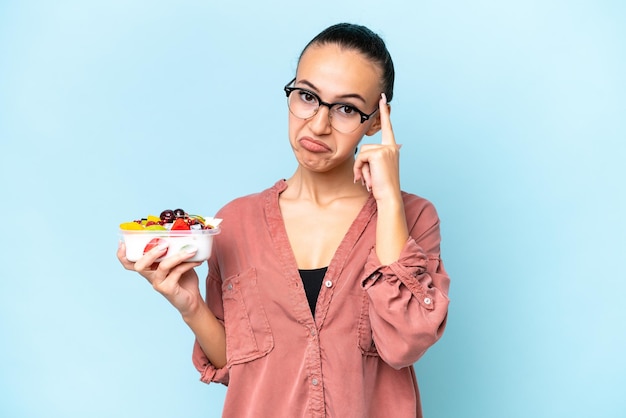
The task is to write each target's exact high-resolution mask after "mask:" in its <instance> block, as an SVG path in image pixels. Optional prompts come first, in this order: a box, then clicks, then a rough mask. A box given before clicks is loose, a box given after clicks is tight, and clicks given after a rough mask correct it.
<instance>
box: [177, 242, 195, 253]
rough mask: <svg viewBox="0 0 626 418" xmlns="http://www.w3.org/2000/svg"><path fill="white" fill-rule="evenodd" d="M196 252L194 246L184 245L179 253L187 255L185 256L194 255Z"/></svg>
mask: <svg viewBox="0 0 626 418" xmlns="http://www.w3.org/2000/svg"><path fill="white" fill-rule="evenodd" d="M197 251H198V247H196V246H195V245H193V244H187V245H184V246H183V247H182V248H181V249H180V252H181V253H187V254H193V253H195V252H197Z"/></svg>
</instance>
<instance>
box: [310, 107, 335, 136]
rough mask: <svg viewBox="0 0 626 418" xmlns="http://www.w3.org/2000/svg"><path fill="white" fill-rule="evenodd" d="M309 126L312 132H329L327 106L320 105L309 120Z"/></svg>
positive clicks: (320, 133) (330, 129)
mask: <svg viewBox="0 0 626 418" xmlns="http://www.w3.org/2000/svg"><path fill="white" fill-rule="evenodd" d="M309 127H310V128H311V131H313V133H315V134H318V135H322V134H329V133H331V132H332V127H331V125H330V109H329V108H328V107H327V106H320V107H319V109H317V113H316V114H315V115H313V116H312V117H311V119H310V120H309Z"/></svg>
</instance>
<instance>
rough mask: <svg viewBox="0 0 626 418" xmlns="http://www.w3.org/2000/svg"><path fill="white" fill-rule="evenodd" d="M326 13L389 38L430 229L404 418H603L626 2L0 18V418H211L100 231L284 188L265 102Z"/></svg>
mask: <svg viewBox="0 0 626 418" xmlns="http://www.w3.org/2000/svg"><path fill="white" fill-rule="evenodd" d="M338 21H352V22H357V23H362V24H366V25H368V26H370V27H371V28H372V29H374V30H375V31H377V32H379V33H380V34H381V35H382V36H383V38H384V39H385V40H386V42H387V44H388V47H389V49H390V51H391V53H392V55H393V57H394V60H395V64H396V69H397V83H396V94H395V98H394V100H393V103H392V105H393V111H392V121H393V124H394V129H395V133H396V138H397V141H398V142H399V143H402V144H403V148H402V157H401V158H402V160H401V164H402V167H401V170H402V176H403V177H402V181H403V183H402V186H403V188H404V189H405V190H408V191H411V192H414V193H417V194H420V195H422V196H424V197H426V198H428V199H430V200H431V201H433V203H435V205H436V207H437V208H438V210H439V214H440V217H441V219H442V234H443V243H442V249H443V257H444V261H445V263H446V267H447V269H448V272H449V273H450V275H451V277H452V288H451V293H450V296H451V300H452V303H451V306H450V318H449V325H448V328H447V331H446V334H445V335H444V337H443V339H442V340H441V341H440V342H439V343H437V344H436V345H435V346H434V347H433V348H432V349H431V350H430V351H429V352H428V353H427V354H426V355H425V356H424V357H423V358H422V359H421V360H420V361H419V362H418V363H417V365H416V368H417V373H418V379H419V382H420V387H421V390H422V395H423V403H424V411H425V415H426V417H428V418H435V417H442V418H444V417H445V418H449V417H494V418H500V417H509V418H511V417H520V418H521V417H615V418H617V417H624V416H626V397H624V388H625V387H626V377H625V376H626V361H625V360H624V351H625V350H626V327H625V326H624V322H625V320H626V310H625V308H624V294H625V292H626V281H625V278H626V277H625V274H624V269H623V264H624V261H625V257H624V254H625V250H626V239H625V237H626V222H625V221H624V214H625V212H626V211H625V209H626V199H625V197H626V196H625V194H626V193H625V187H624V185H623V179H624V178H626V176H625V174H626V173H625V171H626V170H625V169H624V163H623V160H624V157H625V154H626V153H625V151H626V146H625V140H626V118H625V117H624V115H625V114H626V99H625V98H626V82H625V77H624V74H626V25H625V22H626V6H625V3H624V2H621V1H607V0H605V1H602V0H588V1H558V0H544V1H540V0H526V1H496V0H485V1H479V2H477V1H446V2H435V1H415V2H409V1H406V2H404V1H394V0H387V1H385V2H382V1H358V2H335V1H317V2H314V3H309V4H308V5H307V6H302V5H299V3H297V2H287V1H276V2H256V1H250V2H237V1H232V2H212V1H180V2H160V1H145V0H133V1H122V0H108V1H90V2H85V1H78V0H74V1H71V0H64V1H61V0H60V1H41V2H38V1H34V0H21V1H17V0H15V1H11V0H8V1H7V0H3V1H0V144H1V152H0V175H1V178H0V187H1V189H0V191H1V194H0V195H1V196H2V197H1V199H2V202H3V204H2V206H3V211H2V212H3V214H4V216H2V220H3V222H2V225H3V236H4V239H3V242H2V244H0V246H1V251H0V262H1V265H2V269H1V273H0V275H1V279H0V338H1V340H0V416H3V417H94V418H95V417H113V416H115V417H122V418H125V417H152V418H161V417H168V418H170V417H218V416H219V415H220V410H221V405H222V400H223V396H224V393H225V391H224V388H223V387H221V386H219V385H209V386H207V385H204V384H202V383H200V382H199V381H198V375H197V373H196V371H195V369H194V368H193V366H192V365H191V362H190V354H191V344H192V335H191V333H190V331H189V330H188V329H187V328H186V326H185V325H184V324H183V322H182V321H181V319H180V318H179V316H178V314H177V313H176V311H175V310H174V309H173V308H171V306H169V304H168V303H167V302H166V301H165V300H164V299H163V298H162V297H161V296H160V295H158V294H157V293H156V292H154V291H152V289H151V288H150V286H149V285H148V284H147V283H146V282H145V281H144V280H143V279H141V278H140V277H139V276H137V275H134V274H132V273H129V272H126V271H124V270H123V269H122V268H121V266H120V265H119V264H118V262H117V260H116V258H115V250H116V247H117V241H118V235H117V226H118V224H119V223H120V222H122V221H126V220H131V219H134V218H136V217H141V216H144V215H146V214H148V213H156V212H158V211H160V210H161V209H164V208H168V207H169V208H173V206H177V207H183V208H186V209H187V210H190V211H194V212H201V213H204V214H207V215H211V214H213V213H215V211H217V209H218V208H220V207H221V206H222V205H223V204H225V203H226V202H228V201H229V200H231V199H232V198H234V197H236V196H239V195H243V194H247V193H252V192H256V191H259V190H261V189H264V188H266V187H268V186H270V185H271V184H273V183H274V181H276V180H277V179H279V178H282V177H288V176H290V175H291V173H292V172H293V170H294V169H295V162H294V158H293V156H292V154H291V151H290V148H289V146H288V142H287V125H286V122H287V109H286V105H285V98H284V96H283V93H282V91H281V88H282V86H283V85H284V84H285V83H286V82H287V81H289V80H290V79H291V77H292V75H293V74H294V71H295V66H296V60H297V56H298V54H299V53H300V49H301V48H302V47H303V46H304V45H305V43H306V42H308V40H309V39H310V38H311V37H313V36H314V35H315V34H317V33H318V32H319V31H320V30H321V29H323V28H324V27H326V26H328V25H330V24H332V23H336V22H338ZM371 140H372V141H379V140H380V137H379V136H375V137H374V138H373V139H371ZM205 272H206V271H202V270H201V271H200V274H201V275H204V274H205Z"/></svg>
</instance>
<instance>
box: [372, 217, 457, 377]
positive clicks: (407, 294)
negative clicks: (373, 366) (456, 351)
mask: <svg viewBox="0 0 626 418" xmlns="http://www.w3.org/2000/svg"><path fill="white" fill-rule="evenodd" d="M420 225H421V226H420ZM424 225H426V226H427V227H426V228H424ZM409 227H411V225H409ZM410 235H411V236H410V237H409V239H408V240H407V242H406V243H405V245H404V248H403V250H402V252H401V254H400V257H399V258H398V260H397V261H396V262H394V263H392V264H390V265H386V266H385V265H381V263H380V261H379V260H378V257H377V255H376V249H375V248H372V250H371V251H370V254H369V256H368V259H367V263H366V266H365V273H364V276H363V277H364V279H363V280H362V286H363V288H364V289H365V290H366V292H367V294H368V296H369V301H370V306H369V315H370V321H371V327H372V338H373V339H374V343H375V345H376V350H377V351H378V353H379V355H380V356H381V358H382V359H383V360H384V361H385V362H386V363H388V364H389V365H390V366H392V367H394V368H396V369H400V368H402V367H407V366H410V365H412V364H413V363H415V362H416V361H417V360H418V359H419V358H420V357H421V356H422V355H423V354H424V353H425V352H426V350H427V349H428V348H429V347H430V346H432V345H433V344H434V343H435V342H437V340H439V338H440V337H441V335H442V334H443V330H444V328H445V325H446V319H447V314H448V303H449V300H448V288H449V286H450V279H449V277H448V275H447V273H446V271H445V269H444V267H443V263H442V261H441V258H440V251H439V243H440V233H439V219H438V217H437V214H436V212H435V210H434V207H432V205H429V206H428V207H426V208H424V209H423V210H422V211H421V212H420V215H419V216H418V218H417V220H416V221H415V223H414V225H413V227H412V228H411V231H410Z"/></svg>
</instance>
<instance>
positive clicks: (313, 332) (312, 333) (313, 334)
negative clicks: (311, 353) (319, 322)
mask: <svg viewBox="0 0 626 418" xmlns="http://www.w3.org/2000/svg"><path fill="white" fill-rule="evenodd" d="M315 334H317V332H315V330H314V329H312V330H311V335H312V336H314V337H315Z"/></svg>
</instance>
